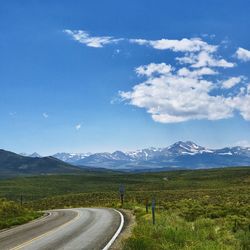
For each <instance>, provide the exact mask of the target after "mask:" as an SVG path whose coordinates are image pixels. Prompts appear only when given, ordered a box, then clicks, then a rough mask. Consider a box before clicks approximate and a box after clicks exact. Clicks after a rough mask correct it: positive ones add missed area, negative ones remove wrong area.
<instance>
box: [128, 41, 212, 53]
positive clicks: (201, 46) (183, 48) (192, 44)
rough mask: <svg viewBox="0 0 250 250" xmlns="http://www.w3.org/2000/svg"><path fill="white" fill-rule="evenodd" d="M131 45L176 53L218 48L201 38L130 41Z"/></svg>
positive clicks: (210, 50) (209, 50)
mask: <svg viewBox="0 0 250 250" xmlns="http://www.w3.org/2000/svg"><path fill="white" fill-rule="evenodd" d="M129 41H130V42H131V43H136V44H139V45H148V46H151V47H153V48H154V49H159V50H166V49H169V50H172V51H175V52H197V51H201V50H204V51H208V52H214V51H216V49H217V46H215V45H210V44H208V43H206V42H204V41H202V40H201V39H200V38H193V39H187V38H183V39H181V40H170V39H160V40H145V39H130V40H129Z"/></svg>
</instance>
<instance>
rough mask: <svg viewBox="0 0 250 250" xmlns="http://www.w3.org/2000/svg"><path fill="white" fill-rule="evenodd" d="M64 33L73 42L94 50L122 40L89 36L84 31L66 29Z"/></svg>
mask: <svg viewBox="0 0 250 250" xmlns="http://www.w3.org/2000/svg"><path fill="white" fill-rule="evenodd" d="M64 32H65V33H66V34H68V35H70V36H71V37H72V38H73V39H74V40H76V41H78V42H80V43H82V44H85V45H86V46H88V47H94V48H102V47H103V46H104V45H106V44H112V43H117V42H119V41H121V40H122V39H121V38H119V39H118V38H114V37H112V36H90V35H89V33H88V32H86V31H84V30H69V29H66V30H64Z"/></svg>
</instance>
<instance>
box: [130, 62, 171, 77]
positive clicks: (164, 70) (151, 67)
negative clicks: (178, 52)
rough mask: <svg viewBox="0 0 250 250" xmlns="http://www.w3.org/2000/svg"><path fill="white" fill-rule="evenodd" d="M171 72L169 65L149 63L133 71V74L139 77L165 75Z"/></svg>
mask: <svg viewBox="0 0 250 250" xmlns="http://www.w3.org/2000/svg"><path fill="white" fill-rule="evenodd" d="M171 71H172V67H171V65H167V64H165V63H158V64H157V63H150V64H148V65H142V66H140V67H138V68H136V69H135V72H136V73H137V74H138V75H141V76H143V75H144V76H152V75H153V74H163V75H167V74H169V73H170V72H171Z"/></svg>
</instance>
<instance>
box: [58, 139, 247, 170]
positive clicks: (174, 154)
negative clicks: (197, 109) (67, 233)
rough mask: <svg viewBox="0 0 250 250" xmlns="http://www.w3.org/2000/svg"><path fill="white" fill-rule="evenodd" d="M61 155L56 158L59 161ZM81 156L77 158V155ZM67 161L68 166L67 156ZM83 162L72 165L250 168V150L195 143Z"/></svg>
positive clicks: (89, 156) (88, 156) (116, 153)
mask: <svg viewBox="0 0 250 250" xmlns="http://www.w3.org/2000/svg"><path fill="white" fill-rule="evenodd" d="M58 155H59V154H55V155H53V156H54V157H57V156H58ZM75 155H77V154H75ZM63 156H64V158H60V157H59V159H60V160H64V161H66V162H68V160H67V157H66V155H65V154H64V155H63ZM79 157H80V159H78V160H75V161H73V160H72V158H71V161H70V162H69V163H71V164H74V165H77V166H81V165H84V166H90V167H103V168H108V169H117V170H129V169H130V170H138V169H154V168H170V169H172V168H190V169H197V168H210V167H227V166H245V165H250V147H240V146H234V147H225V148H221V149H210V148H206V147H203V146H199V145H197V144H196V143H194V142H192V141H185V142H183V141H178V142H176V143H174V144H172V145H170V146H168V147H163V148H154V147H150V148H145V149H140V150H135V151H128V152H123V151H119V150H117V151H114V152H113V153H107V152H104V153H94V154H79Z"/></svg>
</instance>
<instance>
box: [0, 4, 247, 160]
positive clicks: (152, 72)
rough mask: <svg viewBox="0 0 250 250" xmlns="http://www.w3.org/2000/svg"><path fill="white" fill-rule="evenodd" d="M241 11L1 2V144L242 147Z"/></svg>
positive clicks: (42, 149)
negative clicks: (185, 142) (185, 143)
mask: <svg viewBox="0 0 250 250" xmlns="http://www.w3.org/2000/svg"><path fill="white" fill-rule="evenodd" d="M249 11H250V2H249V1H247V0H246V1H243V0H240V1H226V2H225V1H218V0H216V1H194V0H193V1H176V0H175V1H166V0H165V1H150V0H147V1H130V0H127V1H109V0H107V1H77V0H75V1H63V0H60V1H56V0H53V1H46V0H44V1H38V0H36V1H31V0H30V1H12V0H8V1H7V0H6V1H4V0H1V7H0V30H1V32H0V52H1V53H0V55H1V56H0V87H1V88H0V117H1V119H0V131H1V132H0V148H3V149H7V150H11V151H15V152H28V153H29V152H34V151H37V152H39V153H41V154H44V155H46V154H53V153H56V152H62V151H65V152H99V151H113V150H116V149H120V150H133V149H137V148H145V147H150V146H157V147H158V146H159V147H162V146H167V145H169V144H171V143H174V142H176V141H178V140H192V141H194V142H196V143H197V144H201V145H203V146H208V147H213V148H216V147H223V146H226V145H236V144H240V145H245V146H247V145H249V144H250V108H249V106H250V84H249V83H250V73H249V72H250V71H249V68H250V37H249V27H250V19H249ZM139 39H140V40H139ZM178 58H179V59H178Z"/></svg>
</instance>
